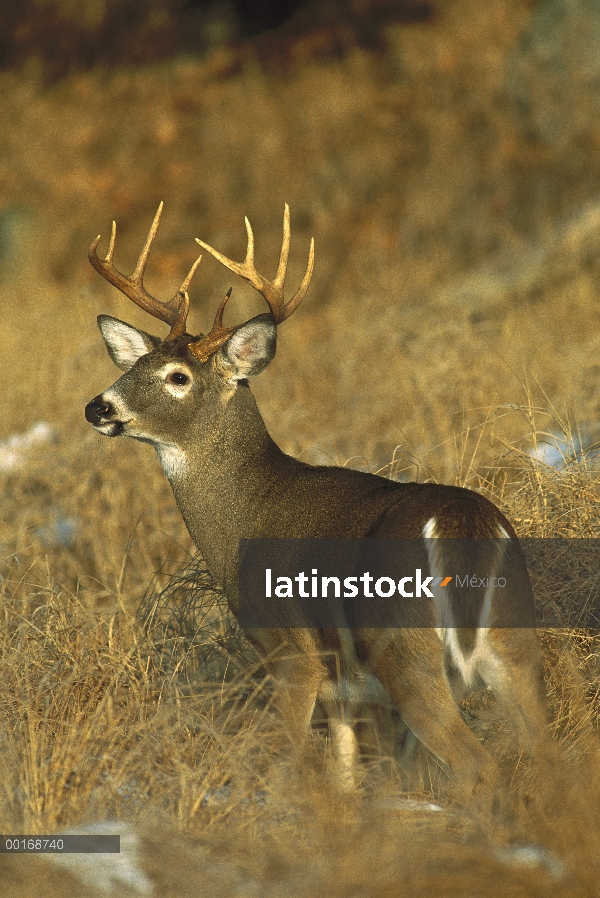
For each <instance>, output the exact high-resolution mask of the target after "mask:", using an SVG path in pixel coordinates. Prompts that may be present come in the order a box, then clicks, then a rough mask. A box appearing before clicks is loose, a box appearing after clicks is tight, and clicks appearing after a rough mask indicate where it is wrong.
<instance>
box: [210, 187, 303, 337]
mask: <svg viewBox="0 0 600 898" xmlns="http://www.w3.org/2000/svg"><path fill="white" fill-rule="evenodd" d="M245 221H246V231H247V232H248V249H247V251H246V258H245V259H244V261H243V262H233V261H232V260H231V259H228V258H227V256H224V255H222V253H220V252H218V251H217V250H216V249H213V248H212V246H209V245H208V244H207V243H204V242H203V241H202V240H198V238H196V243H199V244H200V246H201V247H202V248H203V249H205V250H207V252H209V253H211V255H213V256H214V257H215V259H218V261H219V262H221V263H222V264H223V265H225V267H226V268H229V270H230V271H233V272H234V273H235V274H239V275H240V277H243V278H244V279H245V280H247V281H248V282H249V283H250V284H251V285H252V286H253V287H254V289H255V290H258V292H259V293H260V294H261V296H263V297H264V298H265V299H266V301H267V303H268V305H269V309H270V310H271V315H272V316H273V318H274V319H275V322H276V323H277V324H280V323H281V322H282V321H285V319H286V318H289V317H290V315H291V314H292V312H294V311H295V310H296V309H297V308H298V306H299V305H300V303H301V302H302V300H303V299H304V297H305V295H306V291H307V290H308V285H309V284H310V279H311V277H312V272H313V267H314V263H315V242H314V240H312V239H311V241H310V252H309V255H308V265H307V267H306V272H305V273H304V277H303V278H302V283H301V284H300V286H299V287H298V289H297V290H296V292H295V293H294V295H293V296H292V298H291V299H290V300H289V301H288V302H284V299H283V282H284V280H285V273H286V270H287V263H288V256H289V253H290V209H289V206H288V204H287V203H286V204H285V212H284V215H283V243H282V244H281V254H280V256H279V265H278V266H277V274H276V275H275V279H274V280H272V281H268V280H267V279H266V278H265V277H263V276H262V274H259V273H258V271H257V270H256V268H255V266H254V234H253V233H252V227H251V225H250V222H249V221H248V219H247V218H246V219H245Z"/></svg>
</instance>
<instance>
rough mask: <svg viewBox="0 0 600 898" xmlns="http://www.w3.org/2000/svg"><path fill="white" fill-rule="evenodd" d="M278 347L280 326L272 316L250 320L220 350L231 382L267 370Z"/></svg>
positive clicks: (267, 315)
mask: <svg viewBox="0 0 600 898" xmlns="http://www.w3.org/2000/svg"><path fill="white" fill-rule="evenodd" d="M276 347H277V325H276V324H275V322H274V321H273V319H272V318H271V316H270V315H269V314H266V315H257V316H256V318H251V319H250V321H247V322H246V323H245V324H243V325H242V326H241V327H240V328H238V329H237V330H236V332H235V333H234V334H232V335H231V337H230V338H229V340H228V341H227V343H225V345H224V346H222V347H221V349H220V350H219V354H220V361H221V363H222V365H223V367H224V368H225V371H226V374H227V379H228V380H229V381H231V382H234V381H238V380H245V379H246V378H247V377H254V376H255V375H256V374H260V372H261V371H264V370H265V368H266V367H267V365H268V364H269V362H270V361H271V359H272V358H273V356H274V355H275V349H276Z"/></svg>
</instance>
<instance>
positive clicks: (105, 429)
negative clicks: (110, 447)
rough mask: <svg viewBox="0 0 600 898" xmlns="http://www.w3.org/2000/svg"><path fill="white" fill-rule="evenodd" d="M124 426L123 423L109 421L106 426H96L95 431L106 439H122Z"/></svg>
mask: <svg viewBox="0 0 600 898" xmlns="http://www.w3.org/2000/svg"><path fill="white" fill-rule="evenodd" d="M124 426H125V425H124V423H123V422H122V421H107V422H106V423H104V424H94V430H97V431H98V433H101V434H102V435H103V436H105V437H120V436H121V435H122V433H123V428H124Z"/></svg>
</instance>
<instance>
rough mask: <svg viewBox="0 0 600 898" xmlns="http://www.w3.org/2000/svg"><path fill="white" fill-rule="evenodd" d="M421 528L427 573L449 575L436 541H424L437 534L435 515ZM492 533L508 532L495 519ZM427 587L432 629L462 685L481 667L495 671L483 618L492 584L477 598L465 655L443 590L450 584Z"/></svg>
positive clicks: (487, 614) (497, 564)
mask: <svg viewBox="0 0 600 898" xmlns="http://www.w3.org/2000/svg"><path fill="white" fill-rule="evenodd" d="M421 532H422V536H423V538H424V539H425V540H426V543H425V545H426V549H427V556H428V558H429V566H430V573H431V574H432V576H433V577H434V579H435V578H436V577H440V578H441V577H446V576H448V575H449V574H450V575H452V574H453V571H449V570H446V569H445V566H444V564H445V562H444V557H443V548H442V547H441V546H440V544H439V543H432V542H428V540H433V539H436V538H437V536H438V533H437V524H436V520H435V517H432V518H429V520H428V521H427V522H426V523H425V525H424V527H423V530H422V531H421ZM496 533H497V534H498V537H497V538H499V539H510V536H509V534H508V533H507V531H506V529H505V528H504V527H503V526H502V524H500V523H499V522H497V523H496ZM504 551H505V550H504V548H503V547H502V546H500V545H499V546H498V555H497V557H496V559H495V560H494V563H493V565H492V567H491V568H490V570H489V571H487V572H486V576H487V577H489V578H490V579H492V578H494V577H495V576H496V575H497V573H498V570H499V568H500V565H501V563H502V558H503V556H504ZM431 588H432V591H433V594H434V600H433V601H434V603H435V607H436V615H437V620H438V626H437V627H436V633H437V635H438V637H439V639H440V641H441V642H442V643H443V645H444V646H445V648H446V649H447V651H448V653H449V655H450V658H451V660H452V664H453V666H454V667H455V668H456V670H457V671H458V673H459V674H460V677H461V679H462V681H463V683H464V684H465V686H467V687H470V686H472V685H473V684H474V682H475V679H476V677H477V675H478V673H480V672H481V671H482V670H483V669H484V668H485V670H486V674H488V677H487V678H488V679H489V674H491V673H495V674H499V671H497V670H496V668H497V667H498V662H497V659H495V658H494V657H493V655H492V651H491V647H490V644H489V639H488V633H489V629H490V628H489V626H487V622H488V621H489V619H490V615H491V611H492V603H493V599H494V593H495V589H496V587H494V586H492V585H491V584H490V585H489V586H487V587H486V589H485V593H484V595H483V599H482V602H481V611H480V614H479V620H478V625H477V631H476V636H475V644H474V645H473V648H472V650H471V651H470V652H469V653H468V655H466V654H465V653H464V652H463V649H462V648H461V645H460V643H459V639H458V634H457V631H456V629H455V627H453V625H452V624H453V620H452V613H451V609H450V607H449V604H448V598H449V596H448V593H447V592H446V590H447V589H449V588H452V585H451V586H450V587H440V586H439V585H438V586H434V587H431ZM442 624H443V625H442Z"/></svg>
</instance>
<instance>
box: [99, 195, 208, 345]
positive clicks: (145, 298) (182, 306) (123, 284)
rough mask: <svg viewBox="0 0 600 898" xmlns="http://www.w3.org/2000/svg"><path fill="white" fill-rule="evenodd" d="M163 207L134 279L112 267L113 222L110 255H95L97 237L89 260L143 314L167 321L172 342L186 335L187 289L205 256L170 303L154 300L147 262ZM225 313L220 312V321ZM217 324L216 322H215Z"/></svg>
mask: <svg viewBox="0 0 600 898" xmlns="http://www.w3.org/2000/svg"><path fill="white" fill-rule="evenodd" d="M162 209H163V204H162V203H161V204H160V205H159V207H158V211H157V213H156V215H155V216H154V221H153V222H152V227H151V228H150V230H149V232H148V236H147V237H146V243H145V244H144V248H143V249H142V251H141V253H140V257H139V259H138V261H137V265H136V266H135V269H134V271H133V274H131V275H125V274H123V273H122V272H120V271H118V270H117V269H116V268H115V266H114V265H113V260H112V259H113V253H114V249H115V240H116V236H117V226H116V223H115V222H114V221H113V224H112V233H111V236H110V243H109V245H108V252H107V254H106V257H105V258H104V259H99V258H98V253H97V252H96V250H97V248H98V243H99V242H100V237H99V236H98V237H96V239H95V240H94V242H93V243H92V245H91V246H90V249H89V253H88V256H89V260H90V262H91V263H92V265H93V266H94V268H95V269H96V271H97V272H99V273H100V274H101V275H102V277H103V278H104V279H105V280H107V281H108V282H109V284H112V285H113V286H114V287H116V288H117V290H120V291H121V293H124V294H125V296H127V297H128V298H129V299H131V300H132V301H133V302H134V303H135V304H136V305H138V306H139V307H140V308H141V309H144V311H146V312H149V313H150V314H151V315H153V316H154V318H158V319H160V320H161V321H166V323H167V324H169V325H170V326H171V331H170V333H169V335H168V336H167V340H173V339H175V337H180V336H181V335H182V334H185V328H186V322H187V315H188V311H189V307H190V298H189V296H188V293H187V291H188V287H189V286H190V283H191V280H192V278H193V276H194V272H195V271H196V268H197V267H198V265H199V264H200V259H201V258H202V256H198V258H197V259H196V261H195V262H194V264H193V265H192V267H191V268H190V271H189V273H188V275H187V277H186V278H185V279H184V281H183V283H182V285H181V287H180V288H179V290H178V291H177V292H176V293H175V294H174V296H172V297H171V299H170V300H169V301H168V302H160V301H159V300H158V299H156V298H155V297H154V296H152V295H151V294H150V293H148V291H147V290H146V289H145V287H144V283H143V280H144V271H145V268H146V262H147V261H148V256H149V255H150V249H151V248H152V243H153V242H154V238H155V237H156V232H157V231H158V225H159V223H160V216H161V213H162ZM222 315H223V313H222V311H221V317H222ZM215 324H216V321H215Z"/></svg>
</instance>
